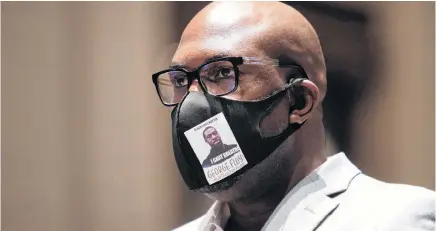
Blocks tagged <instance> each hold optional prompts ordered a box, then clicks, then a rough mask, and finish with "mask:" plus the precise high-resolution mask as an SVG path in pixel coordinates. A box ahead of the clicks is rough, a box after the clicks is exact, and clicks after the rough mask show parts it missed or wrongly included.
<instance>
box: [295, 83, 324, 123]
mask: <svg viewBox="0 0 436 231" xmlns="http://www.w3.org/2000/svg"><path fill="white" fill-rule="evenodd" d="M298 87H299V88H300V90H299V91H298V93H296V94H299V95H298V96H297V95H294V105H295V104H297V108H296V109H295V110H294V111H292V112H291V114H290V115H289V123H291V124H293V123H298V124H301V123H303V122H304V121H306V120H307V119H308V118H309V117H310V115H311V114H312V112H313V109H314V108H315V107H316V106H317V105H318V104H319V95H320V93H319V89H318V87H317V86H316V85H315V84H314V83H313V82H312V81H310V80H306V79H305V80H303V81H302V82H301V83H300V84H299V86H298ZM298 98H299V99H298ZM298 101H301V102H298Z"/></svg>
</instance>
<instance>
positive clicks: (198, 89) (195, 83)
mask: <svg viewBox="0 0 436 231" xmlns="http://www.w3.org/2000/svg"><path fill="white" fill-rule="evenodd" d="M189 91H196V92H201V93H203V89H201V86H200V83H198V80H194V81H193V82H192V84H191V86H189Z"/></svg>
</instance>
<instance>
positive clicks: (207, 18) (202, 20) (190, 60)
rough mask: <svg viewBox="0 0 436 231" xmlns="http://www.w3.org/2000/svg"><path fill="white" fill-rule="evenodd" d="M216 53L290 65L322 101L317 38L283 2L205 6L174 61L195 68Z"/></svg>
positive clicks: (322, 65) (322, 67) (323, 86)
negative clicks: (301, 71) (301, 70)
mask: <svg viewBox="0 0 436 231" xmlns="http://www.w3.org/2000/svg"><path fill="white" fill-rule="evenodd" d="M188 51H189V52H188ZM186 53H189V54H188V55H186ZM216 53H219V54H224V55H226V54H228V55H234V56H254V57H269V58H279V59H281V60H287V61H295V62H296V63H298V64H300V65H301V66H302V67H303V68H304V70H305V71H306V73H307V75H308V77H309V79H310V80H311V81H313V82H314V83H315V84H316V86H317V87H318V88H319V90H320V95H319V98H320V101H322V99H323V98H324V96H325V92H326V85H327V83H326V68H325V63H324V57H323V53H322V49H321V46H320V42H319V39H318V36H317V34H316V32H315V30H314V29H313V27H312V26H311V24H310V23H309V22H308V21H307V20H306V19H305V18H304V16H303V15H301V14H300V13H299V12H298V11H296V10H295V9H294V8H292V7H290V6H288V5H285V4H283V3H280V2H213V3H211V4H209V5H207V6H206V7H205V8H204V9H203V10H201V11H200V12H199V13H198V14H197V15H196V16H195V17H194V18H193V19H192V20H191V22H190V23H189V24H188V26H187V27H186V29H185V31H184V32H183V35H182V37H181V40H180V45H179V49H178V52H177V53H176V55H175V57H174V62H182V63H184V64H188V65H192V67H195V65H199V64H200V63H201V62H202V59H203V57H207V56H213V55H214V54H216Z"/></svg>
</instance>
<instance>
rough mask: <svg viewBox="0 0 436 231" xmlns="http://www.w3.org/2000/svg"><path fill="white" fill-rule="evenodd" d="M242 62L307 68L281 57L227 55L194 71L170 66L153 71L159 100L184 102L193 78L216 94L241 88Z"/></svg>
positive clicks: (171, 104) (172, 104) (204, 89)
mask: <svg viewBox="0 0 436 231" xmlns="http://www.w3.org/2000/svg"><path fill="white" fill-rule="evenodd" d="M242 64H249V65H271V66H275V67H295V68H298V69H300V71H301V72H302V73H305V72H304V70H303V69H302V68H301V67H300V66H298V65H297V64H295V63H288V62H281V61H279V60H278V59H262V58H254V57H225V58H218V59H214V60H211V61H208V62H206V63H204V64H202V65H201V66H199V67H198V68H197V69H195V70H193V71H187V70H185V69H183V68H171V69H166V70H163V71H160V72H157V73H155V74H153V75H152V78H153V83H154V85H155V87H156V91H157V94H158V95H159V98H160V100H161V101H162V103H163V104H164V105H166V106H174V105H177V104H178V103H180V102H181V100H182V99H183V97H184V96H185V95H186V94H187V93H188V91H189V87H190V86H191V84H192V82H193V81H194V80H198V82H199V85H200V87H201V88H202V90H203V91H204V92H207V93H208V94H211V95H214V96H223V95H227V94H230V93H232V92H234V91H235V90H236V89H237V88H238V82H239V68H238V66H240V65H242Z"/></svg>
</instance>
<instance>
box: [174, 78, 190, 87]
mask: <svg viewBox="0 0 436 231" xmlns="http://www.w3.org/2000/svg"><path fill="white" fill-rule="evenodd" d="M173 84H174V86H175V87H176V88H181V87H184V86H186V85H188V79H187V78H184V77H181V78H177V77H176V78H174V79H173Z"/></svg>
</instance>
